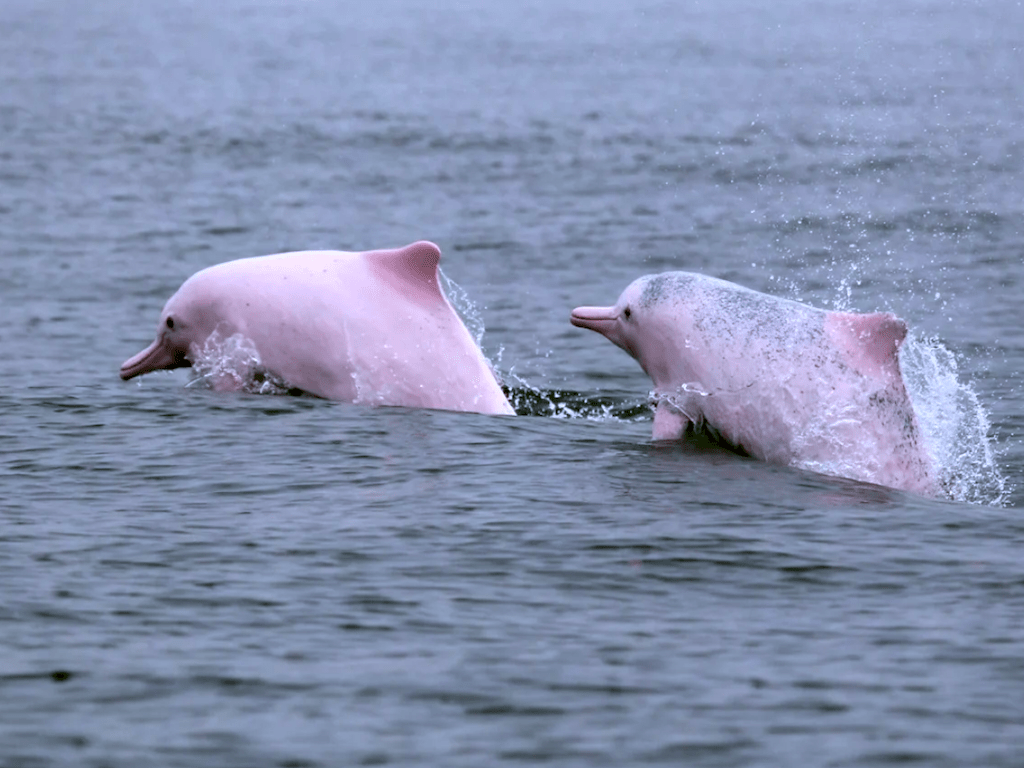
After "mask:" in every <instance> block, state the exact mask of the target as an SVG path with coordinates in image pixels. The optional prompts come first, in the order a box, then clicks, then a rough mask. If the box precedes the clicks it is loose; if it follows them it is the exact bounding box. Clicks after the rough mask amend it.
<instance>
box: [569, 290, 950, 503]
mask: <svg viewBox="0 0 1024 768" xmlns="http://www.w3.org/2000/svg"><path fill="white" fill-rule="evenodd" d="M571 322H572V324H573V325H576V326H579V327H581V328H589V329H591V330H594V331H597V332H598V333H600V334H602V335H604V336H605V337H607V338H608V339H609V340H610V341H612V342H613V343H614V344H616V345H618V346H619V347H621V348H622V349H624V350H625V351H626V352H628V353H629V354H630V355H632V356H633V357H634V358H635V359H636V360H637V362H638V363H640V366H641V368H643V369H644V371H645V372H646V373H647V374H648V375H649V376H650V377H651V379H652V380H653V382H654V392H653V395H652V396H653V399H654V402H655V410H654V431H653V439H655V440H672V439H679V438H680V437H681V436H682V435H683V433H684V432H685V430H686V428H687V426H688V425H690V424H694V425H697V426H707V427H710V428H711V429H712V430H713V431H714V432H716V433H717V434H718V435H719V436H720V437H721V438H722V439H724V440H725V441H726V442H727V443H729V444H730V445H732V446H734V447H736V448H739V449H741V450H743V451H745V452H746V453H748V454H750V455H751V456H754V457H755V458H758V459H762V460H764V461H769V462H775V463H781V464H789V465H793V466H798V467H802V468H805V469H811V470H814V471H818V472H823V473H825V474H831V475H836V476H840V477H848V478H852V479H855V480H862V481H865V482H872V483H877V484H879V485H886V486H889V487H892V488H899V489H903V490H908V491H913V492H916V493H920V494H923V495H927V496H939V495H942V492H941V489H940V488H939V485H938V483H937V481H936V480H935V470H934V468H933V462H932V461H931V459H930V457H929V455H928V452H927V448H926V446H925V445H924V442H923V438H922V436H921V431H920V428H919V426H918V421H917V418H916V415H915V413H914V408H913V404H912V403H911V401H910V398H909V396H908V395H907V390H906V387H905V386H904V383H903V377H902V374H901V373H900V367H899V357H898V355H899V348H900V345H901V344H902V343H903V340H904V338H905V337H906V334H907V327H906V324H905V323H904V322H903V321H902V320H900V319H899V318H897V317H896V316H895V315H893V314H890V313H875V314H856V313H851V312H829V311H826V310H822V309H817V308H815V307H811V306H808V305H806V304H801V303H799V302H795V301H790V300H787V299H780V298H777V297H774V296H769V295H766V294H763V293H758V292H756V291H753V290H750V289H748V288H744V287H742V286H739V285H736V284H734V283H729V282H726V281H724V280H718V279H716V278H713V277H706V276H704V275H699V274H693V273H688V272H666V273H664V274H660V275H648V276H646V277H642V278H640V279H638V280H636V281H635V282H633V283H632V284H631V285H630V286H629V287H627V288H626V290H625V291H624V292H623V293H622V295H621V296H620V297H619V300H618V302H617V303H616V304H615V306H612V307H577V308H576V309H574V310H573V312H572V317H571Z"/></svg>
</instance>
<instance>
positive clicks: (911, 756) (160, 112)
mask: <svg viewBox="0 0 1024 768" xmlns="http://www.w3.org/2000/svg"><path fill="white" fill-rule="evenodd" d="M0 29H2V30H3V32H2V33H0V136H2V142H0V259H2V263H3V267H4V268H3V270H0V349H2V350H3V352H4V359H5V366H4V373H5V375H4V383H5V386H4V387H3V388H2V391H0V414H2V415H0V479H2V486H0V487H2V491H3V495H2V498H0V596H2V597H0V765H3V766H33V767H34V766H63V765H69V766H71V765H74V766H81V765H92V766H138V765H172V766H189V767H190V768H191V767H194V766H263V765H267V766H273V765H280V766H286V765H287V766H334V765H355V764H396V765H417V766H422V765H439V766H440V765H444V766H456V765H463V766H473V767H474V768H478V767H479V766H481V765H492V764H499V763H507V764H538V763H544V764H547V765H552V766H603V765H607V766H622V765H642V764H657V763H668V764H680V765H688V766H747V765H763V766H780V765H792V766H795V765H822V766H826V765H827V766H866V765H870V766H875V765H878V766H882V765H896V764H906V763H918V764H923V765H929V766H951V767H952V766H956V767H957V768H960V767H961V766H965V765H988V766H1019V765H1021V764H1022V763H1024V706H1022V703H1021V702H1022V701H1024V639H1022V638H1024V564H1022V560H1021V555H1020V553H1021V551H1022V544H1024V522H1022V520H1021V518H1020V517H1019V512H1020V509H1021V507H1022V506H1024V489H1022V488H1021V476H1022V474H1024V472H1022V470H1024V447H1022V443H1021V436H1022V432H1024V418H1022V413H1024V390H1022V381H1021V371H1022V369H1024V331H1022V324H1021V311H1020V294H1021V288H1022V282H1024V266H1022V263H1024V259H1022V257H1024V203H1022V196H1021V189H1024V128H1022V126H1024V85H1022V84H1021V78H1020V73H1021V72H1024V47H1022V44H1021V32H1020V30H1022V29H1024V10H1022V7H1021V5H1020V4H1019V3H1017V2H1013V1H1012V0H996V1H995V2H986V3H978V4H974V3H957V4H954V3H944V2H925V1H922V2H906V3H899V4H893V3H888V2H886V3H883V2H873V1H872V2H867V3H857V4H832V3H816V2H810V0H786V1H784V2H778V3H771V4H764V3H753V2H741V1H740V0H737V1H735V2H724V3H716V4H698V3H667V2H666V3H660V2H653V1H651V2H648V1H646V0H641V2H639V3H631V4H625V3H623V4H618V3H613V2H597V3H590V4H587V5H586V6H580V5H579V4H577V3H567V2H562V0H556V1H555V2H544V3H541V2H525V3H517V4H505V5H498V4H490V3H484V2H481V1H480V0H469V2H464V3H459V4H457V5H452V6H449V7H440V6H437V5H435V4H429V3H417V2H415V0H380V1H379V2H376V3H373V4H372V5H371V6H366V7H365V8H364V7H358V8H357V7H355V6H348V5H342V4H335V3H329V2H318V1H317V0H311V1H310V2H303V3H276V2H272V1H271V0H254V1H253V2H242V1H241V0H228V1H227V2H223V3H219V4H217V5H216V6H213V5H210V4H207V3H197V2H188V0H168V2H164V3H160V4H157V3H127V2H123V3H122V2H115V1H114V0H107V1H105V2H97V3H90V4H85V5H82V4H72V3H66V2H59V0H31V2H30V1H29V0H14V1H13V2H7V3H5V4H4V5H3V7H2V8H0ZM418 239H430V240H433V241H435V242H437V243H438V244H439V245H440V246H441V248H442V250H443V252H444V256H443V265H444V269H445V273H446V274H447V275H448V277H450V278H452V279H453V280H455V281H456V282H457V283H458V284H459V285H460V286H461V287H462V289H464V290H465V292H466V294H467V295H468V297H469V299H470V300H471V301H472V303H473V307H471V308H469V310H470V311H471V312H475V313H476V314H477V315H478V316H479V317H480V319H481V320H482V322H483V323H484V325H485V326H486V335H485V336H484V340H483V345H484V348H485V351H486V352H487V353H488V355H489V356H490V357H491V359H492V360H493V361H494V363H495V366H496V368H497V369H498V370H499V372H500V373H501V374H502V377H503V378H504V380H505V383H506V384H507V385H508V386H509V387H510V388H511V392H512V393H513V396H514V398H515V399H516V401H517V404H518V405H519V410H520V414H521V415H520V416H517V417H486V416H479V415H474V414H457V413H444V412H431V411H415V410H407V409H401V408H380V409H368V408H360V407H357V406H353V405H347V404H341V403H331V402H326V401H320V400H316V399H313V398H308V397H268V396H262V397H261V396H254V395H243V394H223V393H214V392H211V391H209V390H208V389H204V388H203V387H201V386H194V385H193V386H189V382H190V375H189V372H188V371H178V372H173V373H161V374H153V375H150V376H146V377H144V378H143V379H141V380H139V381H132V382H128V383H123V382H121V381H120V380H119V379H118V376H117V369H118V366H119V365H120V363H121V362H122V361H123V360H124V359H126V358H127V357H129V356H130V355H132V354H134V353H135V352H136V351H138V350H139V349H141V348H142V347H143V346H144V345H146V344H148V343H149V341H150V340H151V338H152V334H153V329H154V325H155V323H156V321H157V319H158V317H159V312H160V308H161V307H162V305H163V303H164V301H165V300H166V299H167V298H168V297H169V296H170V295H171V294H172V293H173V292H174V291H175V290H176V289H177V287H178V286H179V285H180V284H181V282H182V281H183V280H185V279H186V278H187V277H188V276H189V275H191V274H192V273H194V272H195V271H197V270H199V269H201V268H203V267H206V266H209V265H210V264H214V263H219V262H223V261H227V260H230V259H235V258H242V257H248V256H255V255H260V254H265V253H273V252H279V251H285V250H294V249H306V248H336V249H343V250H365V249H369V248H377V247H391V246H399V245H403V244H406V243H408V242H411V241H414V240H418ZM665 270H687V271H696V272H703V273H706V274H711V275H714V276H717V277H722V278H725V279H729V280H733V281H735V282H739V283H741V284H743V285H747V286H749V287H751V288H754V289H757V290H761V291H766V292H768V293H773V294H775V295H779V296H785V297H787V298H796V299H799V300H802V301H806V302H809V303H812V304H815V305H817V306H823V307H829V308H843V309H850V310H856V311H862V312H870V311H876V310H887V311H892V312H895V313H896V314H898V315H899V316H901V317H903V318H904V319H905V320H906V321H907V322H908V324H909V325H910V326H911V329H912V333H913V338H914V341H913V342H912V343H914V344H916V345H917V346H916V349H918V350H925V351H929V350H930V352H928V354H931V355H932V357H931V358H928V359H932V360H940V362H941V365H940V366H939V367H938V368H936V369H935V371H933V372H931V373H928V372H927V371H926V370H924V369H923V368H921V367H919V368H918V369H917V370H918V374H919V380H920V383H921V384H922V386H924V387H925V389H930V390H931V391H933V392H934V391H937V390H943V388H945V390H944V391H945V394H944V395H943V397H945V399H943V398H942V397H933V398H932V399H931V400H929V404H935V403H940V404H941V403H946V404H947V406H948V407H952V406H949V404H950V403H953V404H958V405H956V407H957V408H960V409H961V410H962V413H963V414H966V416H964V417H963V419H962V421H963V423H964V424H966V425H967V427H969V428H968V429H966V431H964V432H962V433H961V434H958V435H957V434H953V435H951V436H950V435H947V436H946V437H945V439H944V442H943V443H942V446H941V447H942V448H943V450H945V451H946V453H947V454H948V455H949V456H952V457H953V458H952V459H950V461H952V462H953V463H954V464H955V463H956V462H957V461H959V462H960V463H959V464H958V465H957V466H959V468H960V474H961V476H962V477H963V478H965V480H966V482H967V484H968V486H969V487H970V489H971V494H964V495H963V496H962V498H961V500H950V501H945V500H930V499H924V498H920V497H917V496H913V495H911V494H906V493H902V492H899V491H894V490H890V489H886V488H881V487H878V486H873V485H866V484H861V483H856V482H853V481H848V480H843V479H839V478H832V477H827V476H824V475H817V474H813V473H810V472H802V471H799V470H797V469H792V468H786V467H777V466H769V465H765V464H761V463H758V462H756V461H752V460H750V459H746V458H742V457H739V456H736V455H733V454H731V453H729V452H727V451H724V450H720V449H716V448H714V447H709V446H707V445H702V444H699V443H697V442H692V441H691V442H687V443H683V444H681V445H663V444H652V443H651V441H650V430H651V422H650V416H649V414H648V413H647V412H646V409H645V403H646V401H647V393H648V390H649V389H650V382H649V380H648V379H647V377H646V376H645V375H644V374H643V372H642V371H641V370H640V369H639V367H638V366H637V365H636V363H635V362H634V361H633V360H631V359H630V358H629V357H628V356H627V355H626V354H624V353H623V352H621V351H620V350H618V349H616V348H615V347H613V346H612V345H611V344H609V343H608V342H607V341H606V340H604V339H602V338H600V337H599V336H598V335H596V334H593V333H588V332H585V331H583V330H580V329H577V328H573V327H571V326H570V325H569V323H568V315H569V312H570V310H571V309H572V308H573V307H574V306H577V305H581V304H611V303H613V302H614V301H615V298H616V297H617V296H618V294H619V292H620V291H621V290H622V289H623V288H624V287H625V286H626V285H627V284H628V283H629V282H631V281H632V280H633V279H635V278H636V277H638V276H640V275H643V274H649V273H653V272H660V271H665ZM936 350H938V351H936ZM942 350H947V351H948V352H949V353H950V354H951V356H952V357H951V358H949V359H946V358H944V357H942ZM936 355H937V357H936ZM926 357H927V355H926ZM954 364H955V366H956V371H955V372H954V371H953V365H954ZM921 371H924V372H921ZM950 381H952V382H953V384H952V385H951V384H950ZM972 398H976V400H977V402H978V403H980V405H981V407H982V409H983V413H984V414H987V419H988V421H989V422H990V429H989V437H988V438H984V437H983V436H982V435H983V433H984V431H985V429H984V424H983V422H982V420H981V417H980V416H978V413H977V412H976V411H974V410H972V409H973V408H974V405H973V403H974V402H975V401H974V399H972ZM947 409H948V408H947ZM939 410H940V411H941V409H939ZM545 414H549V415H545ZM930 416H941V413H938V414H935V413H932V414H930ZM939 421H940V422H941V419H940V420H939ZM972 430H973V431H972ZM986 450H991V451H992V452H993V456H994V458H993V459H992V461H991V463H989V464H988V465H984V460H983V459H984V455H985V451H986ZM977 456H982V460H981V463H977V462H975V463H971V462H972V461H975V459H976V457H977ZM957 457H961V458H959V459H958V458H957ZM963 457H967V458H963ZM970 457H975V459H971V458H970ZM969 502H973V503H969Z"/></svg>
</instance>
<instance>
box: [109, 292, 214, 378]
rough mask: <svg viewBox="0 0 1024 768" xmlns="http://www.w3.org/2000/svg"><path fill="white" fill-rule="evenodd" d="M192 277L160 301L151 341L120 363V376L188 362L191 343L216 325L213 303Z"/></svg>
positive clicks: (206, 336)
mask: <svg viewBox="0 0 1024 768" xmlns="http://www.w3.org/2000/svg"><path fill="white" fill-rule="evenodd" d="M199 274H202V273H199ZM194 277H195V276H193V278H190V279H189V280H187V281H186V282H185V284H184V285H182V286H181V288H180V289H179V290H178V292H177V293H175V294H174V295H173V296H172V297H171V298H170V299H168V301H167V304H165V305H164V309H163V312H161V313H160V322H159V323H157V328H156V338H155V339H154V340H153V343H152V344H150V345H149V346H148V347H146V348H145V349H144V350H142V351H141V352H139V353H138V354H136V355H133V356H132V357H130V358H128V359H127V360H125V361H124V363H122V364H121V372H120V375H121V378H122V379H124V380H125V381H127V380H128V379H133V378H135V377H136V376H141V375H142V374H144V373H149V372H151V371H160V370H170V369H172V368H187V367H189V366H191V365H192V361H191V359H190V357H189V355H190V354H191V350H192V348H193V346H195V345H197V344H198V345H202V343H203V342H204V341H205V340H206V339H207V338H208V337H209V335H210V334H211V333H212V332H213V330H214V328H215V327H216V321H215V317H214V307H213V306H212V305H211V303H210V302H209V301H208V300H204V297H203V296H202V295H201V292H200V291H198V290H197V286H196V284H195V282H193V281H194ZM207 299H208V297H207Z"/></svg>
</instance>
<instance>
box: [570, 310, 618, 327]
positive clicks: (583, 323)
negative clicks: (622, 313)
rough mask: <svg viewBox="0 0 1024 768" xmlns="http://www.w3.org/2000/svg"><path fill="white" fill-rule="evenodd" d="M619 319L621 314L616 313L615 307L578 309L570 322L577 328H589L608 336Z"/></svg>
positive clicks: (574, 311) (573, 312) (573, 313)
mask: <svg viewBox="0 0 1024 768" xmlns="http://www.w3.org/2000/svg"><path fill="white" fill-rule="evenodd" d="M618 317H619V313H618V312H616V311H615V307H576V309H574V310H573V311H572V315H571V316H570V317H569V322H570V323H572V324H573V325H575V326H576V327H577V328H589V329H590V330H592V331H597V332H598V333H604V334H607V332H608V329H610V328H611V326H612V324H613V323H614V322H615V321H616V320H617V319H618Z"/></svg>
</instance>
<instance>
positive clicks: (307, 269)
mask: <svg viewBox="0 0 1024 768" xmlns="http://www.w3.org/2000/svg"><path fill="white" fill-rule="evenodd" d="M440 258H441V251H440V250H439V249H438V247H437V246H436V245H434V244H433V243H428V242H425V241H421V242H418V243H413V244H412V245H408V246H406V247H405V248H399V249H394V250H380V251H367V252H363V253H348V252H343V251H300V252H296V253H281V254H275V255H272V256H261V257H257V258H251V259H240V260H238V261H231V262H227V263H225V264H218V265H216V266H213V267H209V268H207V269H204V270H202V271H201V272H197V273H196V274H195V275H193V276H192V277H190V278H189V279H188V280H186V281H185V283H184V284H183V285H182V286H181V288H179V289H178V292H177V293H175V294H174V295H173V296H172V297H171V298H170V299H169V300H168V301H167V304H166V305H165V306H164V310H163V312H162V313H161V315H160V322H159V323H158V324H157V336H156V339H155V340H154V341H153V343H152V344H150V345H149V346H148V347H147V348H146V349H144V350H142V351H141V352H139V353H138V354H137V355H135V356H134V357H131V358H129V359H128V360H126V361H125V363H124V364H123V365H122V366H121V378H122V379H131V378H133V377H135V376H139V375H141V374H144V373H148V372H150V371H155V370H160V369H166V368H179V367H182V366H189V365H191V364H192V361H193V360H195V359H196V354H197V352H198V351H199V350H201V349H202V348H203V345H204V344H205V343H206V341H207V340H208V339H209V338H210V336H211V335H212V334H214V332H216V333H217V334H218V335H219V337H220V338H227V337H230V336H233V335H235V334H240V335H241V336H242V337H244V338H245V339H246V340H248V341H249V342H251V344H252V345H253V346H254V347H255V348H256V350H257V352H258V353H259V356H260V359H261V362H262V365H263V367H265V368H266V369H267V370H268V371H270V372H272V373H274V374H276V375H277V376H279V377H281V378H282V379H284V380H285V381H286V382H287V383H288V385H289V386H291V387H297V388H299V389H302V390H303V391H306V392H309V393H310V394H314V395H318V396H320V397H324V398H328V399H331V400H342V401H348V402H357V403H365V404H369V405H400V406H409V407H419V408H437V409H443V410H452V411H471V412H476V413H490V414H505V415H512V414H514V411H513V410H512V407H511V406H510V405H509V403H508V400H507V399H506V397H505V395H504V394H503V393H502V391H501V387H500V385H499V383H498V381H497V379H496V378H495V375H494V372H493V371H492V370H491V367H490V365H489V364H488V362H487V360H486V359H485V358H484V356H483V354H482V353H481V352H480V349H479V347H478V346H477V345H476V342H475V341H474V340H473V338H472V336H470V334H469V331H468V330H467V329H466V327H465V325H463V323H462V320H460V319H459V316H458V315H457V314H456V313H455V310H454V309H453V308H452V306H451V304H449V303H448V300H447V298H445V296H444V294H443V292H442V291H441V287H440V284H439V283H438V275H437V268H438V263H439V262H440ZM218 384H219V385H220V386H224V387H225V388H236V387H237V382H235V381H233V380H232V381H227V382H218V383H215V386H217V385H218Z"/></svg>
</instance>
